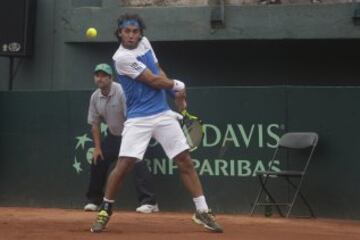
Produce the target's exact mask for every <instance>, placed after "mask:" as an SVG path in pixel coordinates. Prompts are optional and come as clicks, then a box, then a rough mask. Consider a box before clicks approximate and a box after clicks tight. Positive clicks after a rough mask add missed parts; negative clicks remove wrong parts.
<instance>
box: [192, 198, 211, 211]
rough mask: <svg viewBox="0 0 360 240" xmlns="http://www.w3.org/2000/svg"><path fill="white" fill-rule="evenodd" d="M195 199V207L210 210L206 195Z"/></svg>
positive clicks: (198, 209)
mask: <svg viewBox="0 0 360 240" xmlns="http://www.w3.org/2000/svg"><path fill="white" fill-rule="evenodd" d="M193 201H194V203H195V208H196V210H197V211H199V212H207V211H208V210H209V207H208V205H207V203H206V200H205V197H204V196H200V197H197V198H193Z"/></svg>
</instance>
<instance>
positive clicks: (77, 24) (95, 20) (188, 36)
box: [63, 4, 360, 42]
mask: <svg viewBox="0 0 360 240" xmlns="http://www.w3.org/2000/svg"><path fill="white" fill-rule="evenodd" d="M357 6H358V5H357V4H324V5H279V6H227V7H226V8H225V21H226V23H225V24H226V26H225V28H224V29H219V30H213V29H211V26H210V16H211V10H212V8H211V7H209V6H199V7H166V8H160V7H144V8H141V7H136V8H129V7H120V6H119V7H114V6H113V7H102V8H94V7H93V8H88V7H85V8H74V9H72V10H71V12H70V13H69V14H68V16H64V17H63V18H64V19H65V20H64V24H63V27H64V30H65V42H89V41H92V42H113V41H115V38H114V36H113V32H114V29H115V26H116V19H117V17H118V16H119V15H121V14H123V13H126V12H131V13H138V14H140V15H141V16H142V17H143V18H144V20H145V22H146V24H147V26H148V29H147V35H148V36H149V37H150V39H151V40H154V41H179V40H180V41H182V40H219V39H222V40H228V39H229V40H230V39H352V38H360V27H359V26H354V24H353V22H352V16H353V13H354V11H355V9H356V7H357ZM90 26H92V27H96V28H97V29H98V33H99V35H98V37H97V38H96V39H94V40H89V39H86V37H85V31H86V29H87V28H88V27H90Z"/></svg>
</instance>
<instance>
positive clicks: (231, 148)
mask: <svg viewBox="0 0 360 240" xmlns="http://www.w3.org/2000/svg"><path fill="white" fill-rule="evenodd" d="M89 96H90V92H89V91H63V92H58V91H56V92H14V93H5V92H3V93H1V94H0V104H1V105H0V109H1V112H0V114H1V116H2V117H1V119H0V151H1V152H2V157H1V168H0V191H1V194H0V204H1V205H17V206H18V205H22V206H45V207H81V206H82V204H83V203H84V202H85V197H84V193H85V191H86V187H87V183H88V175H89V164H88V163H87V153H88V151H90V150H89V149H90V148H91V147H92V142H90V141H89V142H85V144H84V145H83V146H81V145H79V146H78V148H77V149H76V146H77V143H78V139H77V137H81V136H84V134H87V136H88V137H90V136H91V135H90V131H89V126H87V124H86V112H87V105H88V98H89ZM359 101H360V89H359V88H357V87H352V88H347V87H316V88H307V87H277V86H274V87H229V88H193V89H190V90H189V102H190V106H191V108H190V109H191V111H193V112H195V113H197V114H199V115H200V116H201V117H202V118H203V120H204V122H205V123H206V124H207V125H206V137H205V138H204V141H203V144H202V146H201V148H200V149H198V150H196V151H195V152H193V158H194V159H195V165H196V166H197V170H198V172H199V174H200V175H201V179H202V181H203V183H204V188H205V191H206V193H207V197H208V200H209V203H210V205H211V206H212V207H213V208H214V209H215V210H216V211H217V212H228V213H247V212H248V210H249V208H250V204H251V203H252V201H253V200H254V198H255V195H256V191H257V188H258V184H257V181H256V179H255V177H254V176H253V172H254V171H255V170H261V169H263V168H264V167H266V165H267V162H268V160H269V158H270V157H271V154H272V152H273V150H274V146H275V145H276V142H277V140H278V138H279V136H280V135H281V134H283V133H284V132H286V131H316V132H318V133H319V135H320V144H319V147H318V149H317V150H316V153H315V156H314V159H313V161H312V163H311V165H310V168H309V172H308V173H309V174H308V175H307V176H306V178H305V184H304V186H303V190H304V193H305V194H306V195H307V196H308V199H309V201H310V202H311V203H312V204H313V207H314V209H315V213H316V214H317V215H318V216H321V217H339V218H354V219H359V216H360V208H358V207H357V206H358V204H357V203H358V202H359V200H360V192H359V189H358V187H357V183H358V182H359V180H360V179H359V174H358V169H359V167H360V165H359V161H358V147H357V146H358V145H359V144H360V140H359V138H358V132H359V131H360V129H359V127H358V122H359V121H360V113H359V111H357V110H356V108H355V107H353V106H355V105H354V103H356V102H359ZM289 156H290V157H289V158H287V157H286V154H283V155H282V157H280V158H279V159H281V160H283V161H280V163H277V164H276V165H275V169H274V170H277V169H282V168H284V167H285V166H292V167H295V166H298V162H297V161H298V160H300V159H301V158H300V157H302V156H303V155H302V154H300V153H295V154H290V155H289ZM75 158H76V161H75ZM146 159H147V160H148V161H149V166H150V168H151V169H152V171H153V173H154V181H155V183H156V192H157V194H158V197H159V203H160V207H161V208H162V209H163V210H171V211H175V210H176V211H188V210H192V201H191V198H190V196H189V195H188V194H187V193H186V192H185V190H184V188H183V186H182V185H181V183H180V180H179V177H178V172H177V170H176V168H174V167H173V166H172V164H171V161H168V160H167V159H166V158H165V157H164V154H163V152H162V150H161V149H160V148H159V146H155V147H150V148H149V149H148V152H147V154H146ZM75 162H79V163H80V167H81V168H82V171H80V172H77V171H76V168H74V166H73V164H74V163H75ZM273 182H274V184H276V186H275V185H274V187H273V189H274V190H277V191H278V193H277V194H276V196H277V197H278V198H279V200H284V201H285V200H286V199H287V198H288V196H289V195H290V194H291V193H292V192H291V191H289V189H288V188H287V187H286V186H285V185H284V184H283V183H282V182H281V181H280V179H273ZM169 193H171V194H169ZM136 204H137V201H136V197H135V192H134V186H133V183H132V180H131V177H128V179H127V183H126V184H125V188H124V189H123V191H122V192H121V193H120V198H119V201H118V204H117V205H118V207H120V208H121V209H134V208H135V207H136ZM259 211H260V213H261V211H262V210H261V208H260V209H259ZM295 213H297V214H305V213H306V211H305V208H304V207H303V206H302V204H301V201H299V202H298V204H297V206H296V210H295Z"/></svg>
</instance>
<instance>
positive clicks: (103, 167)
mask: <svg viewBox="0 0 360 240" xmlns="http://www.w3.org/2000/svg"><path fill="white" fill-rule="evenodd" d="M120 143H121V137H118V136H114V135H112V134H110V133H109V132H108V134H107V136H106V137H105V138H104V139H103V141H102V143H101V150H102V153H103V156H104V160H100V159H99V160H98V161H97V164H96V165H94V164H91V172H90V183H89V189H88V192H87V193H86V197H87V198H88V200H89V202H91V203H94V204H96V205H100V204H101V202H102V200H103V197H104V187H105V185H106V180H107V175H108V172H109V168H110V167H111V165H112V163H113V162H114V161H115V160H117V159H118V154H119V149H120ZM133 172H134V180H135V187H136V191H137V195H138V200H139V203H140V205H143V204H152V205H154V204H156V198H155V194H154V191H153V189H154V188H153V185H152V181H151V173H150V171H149V168H148V167H147V165H146V162H145V161H141V162H138V163H136V164H135V166H134V171H133Z"/></svg>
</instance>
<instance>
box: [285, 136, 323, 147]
mask: <svg viewBox="0 0 360 240" xmlns="http://www.w3.org/2000/svg"><path fill="white" fill-rule="evenodd" d="M318 140H319V135H318V134H317V133H315V132H289V133H285V134H284V135H283V136H281V138H280V141H279V147H284V148H293V149H303V148H308V147H315V146H316V145H317V143H318Z"/></svg>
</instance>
